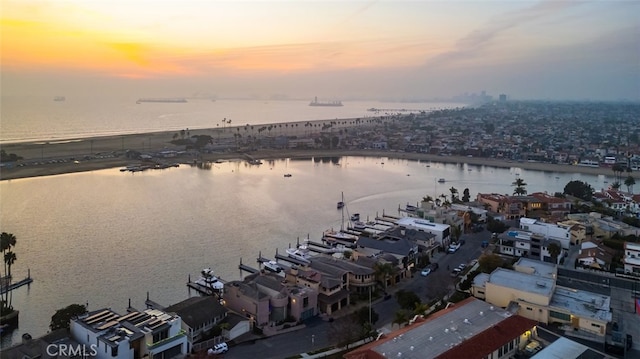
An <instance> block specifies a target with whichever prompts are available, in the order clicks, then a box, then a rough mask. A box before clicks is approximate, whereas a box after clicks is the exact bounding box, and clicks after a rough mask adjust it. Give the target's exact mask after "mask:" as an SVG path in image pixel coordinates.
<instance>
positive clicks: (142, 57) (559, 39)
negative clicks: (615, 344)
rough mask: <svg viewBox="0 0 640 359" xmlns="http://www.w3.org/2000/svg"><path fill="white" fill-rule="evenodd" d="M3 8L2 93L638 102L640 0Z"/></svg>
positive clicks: (26, 3) (25, 4) (259, 0)
mask: <svg viewBox="0 0 640 359" xmlns="http://www.w3.org/2000/svg"><path fill="white" fill-rule="evenodd" d="M2 6H3V11H2V14H1V29H0V30H1V31H2V33H3V41H2V52H1V61H2V73H1V75H2V79H3V81H2V84H1V89H2V93H3V94H5V95H30V94H34V95H74V94H78V95H87V94H91V95H96V96H105V95H124V94H129V95H136V94H142V93H144V94H145V95H157V96H175V95H186V94H194V93H205V94H210V95H211V96H220V97H256V98H274V97H281V98H313V97H314V96H318V98H321V99H327V100H331V99H346V98H367V99H383V98H384V99H393V100H411V99H416V100H417V99H436V98H438V99H447V98H452V97H454V96H457V95H460V94H463V93H465V92H468V93H480V92H481V91H486V92H487V94H490V95H492V96H493V97H494V99H497V98H498V96H499V94H507V95H508V98H509V99H541V100H595V101H602V100H604V101H615V100H632V101H639V100H640V67H639V66H638V64H640V51H639V50H640V49H639V45H638V41H637V39H638V38H640V18H638V16H637V15H636V14H637V13H639V12H640V1H586V2H574V1H526V0H523V1H481V0H478V1H455V2H445V1H430V0H416V1H385V0H383V1H346V2H343V1H330V0H326V1H273V0H271V1H263V0H256V1H242V0H240V1H201V0H186V1H171V0H166V1H161V2H153V1H149V0H126V1H125V0H111V1H106V0H95V1H81V0H67V1H63V2H60V1H53V0H49V1H48V0H40V1H36V0H21V1H17V0H3V4H2Z"/></svg>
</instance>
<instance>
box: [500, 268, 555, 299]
mask: <svg viewBox="0 0 640 359" xmlns="http://www.w3.org/2000/svg"><path fill="white" fill-rule="evenodd" d="M489 283H493V284H497V285H500V286H502V287H508V288H513V289H516V290H520V291H523V292H528V293H534V294H539V295H544V296H547V297H551V295H552V294H553V288H554V287H555V284H556V281H555V279H551V278H546V277H542V276H539V275H535V274H526V273H521V272H516V271H513V270H509V269H504V268H497V269H496V270H494V271H493V272H492V273H491V276H490V278H489Z"/></svg>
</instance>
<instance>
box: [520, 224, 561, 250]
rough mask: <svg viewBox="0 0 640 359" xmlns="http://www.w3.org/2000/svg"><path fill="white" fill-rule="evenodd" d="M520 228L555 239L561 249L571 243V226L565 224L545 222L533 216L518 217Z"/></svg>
mask: <svg viewBox="0 0 640 359" xmlns="http://www.w3.org/2000/svg"><path fill="white" fill-rule="evenodd" d="M520 229H522V230H525V231H529V232H531V233H534V234H539V235H542V236H544V238H546V239H555V240H557V241H559V242H560V244H561V246H562V248H563V249H569V245H570V243H571V226H568V225H565V224H560V223H558V224H554V223H546V222H542V221H539V220H536V219H533V218H520Z"/></svg>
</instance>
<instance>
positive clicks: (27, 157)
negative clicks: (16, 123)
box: [0, 121, 613, 180]
mask: <svg viewBox="0 0 640 359" xmlns="http://www.w3.org/2000/svg"><path fill="white" fill-rule="evenodd" d="M319 122H324V121H319ZM302 124H304V123H302ZM279 125H280V124H276V125H274V127H276V128H280V129H281V131H284V132H285V133H286V134H287V135H302V134H303V132H304V131H306V129H305V126H292V125H291V124H290V123H289V124H288V126H286V130H283V127H282V126H279ZM278 126H279V127H278ZM342 127H349V126H348V125H346V124H345V125H343V126H342ZM337 128H340V126H338V127H337ZM239 129H242V127H240V128H238V127H228V128H226V129H224V130H221V129H219V128H218V129H202V130H191V131H190V135H192V136H193V135H202V134H206V135H210V136H212V137H213V138H218V139H220V140H224V139H229V138H233V134H234V132H239ZM175 135H176V132H175V131H166V132H151V133H140V134H132V135H118V136H103V137H93V138H83V139H74V140H65V141H51V142H28V143H26V142H25V143H12V144H6V145H3V146H2V149H3V150H5V151H6V152H7V153H15V154H16V155H18V156H20V157H22V158H23V159H22V160H21V161H20V162H21V163H29V164H28V165H23V166H13V167H11V168H7V167H3V168H2V169H0V180H11V179H17V178H28V177H36V176H49V175H56V174H63V173H72V172H85V171H93V170H99V169H106V168H114V167H124V166H126V165H129V164H131V163H136V162H137V161H136V160H132V159H129V158H126V156H125V155H124V153H125V151H126V150H128V149H130V150H137V151H145V150H146V151H160V150H163V149H164V150H182V149H183V146H180V147H177V146H174V145H173V144H171V141H172V140H173V139H174V136H175ZM114 154H115V155H114ZM249 155H251V156H252V157H254V158H257V159H278V158H307V157H308V158H310V157H339V156H371V157H389V158H400V159H408V160H422V161H432V162H443V163H468V164H472V165H486V166H494V167H502V168H510V167H519V168H523V169H528V170H537V171H550V172H564V173H585V174H594V175H612V174H613V172H612V171H611V169H610V168H606V167H599V168H593V167H583V166H571V165H559V164H548V163H539V162H516V161H507V160H501V159H494V158H480V157H461V156H439V155H432V154H425V153H409V152H397V151H380V150H345V149H340V150H321V149H308V150H300V149H284V150H274V149H263V150H258V151H254V152H251V153H249ZM60 159H67V161H66V162H62V161H60ZM234 159H237V160H241V159H246V153H239V152H219V153H211V154H203V155H202V156H201V157H200V158H199V159H198V160H202V161H216V160H234ZM172 161H175V162H178V163H191V162H193V157H191V156H189V157H179V158H174V159H172Z"/></svg>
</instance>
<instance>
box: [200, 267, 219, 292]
mask: <svg viewBox="0 0 640 359" xmlns="http://www.w3.org/2000/svg"><path fill="white" fill-rule="evenodd" d="M200 273H201V276H200V278H198V279H196V281H195V282H194V283H196V284H198V285H201V286H203V287H205V288H209V289H213V290H215V291H222V290H223V289H224V283H222V282H221V281H220V278H219V277H217V276H215V275H214V274H213V270H212V269H211V268H205V269H203V270H202V271H201V272H200Z"/></svg>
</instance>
